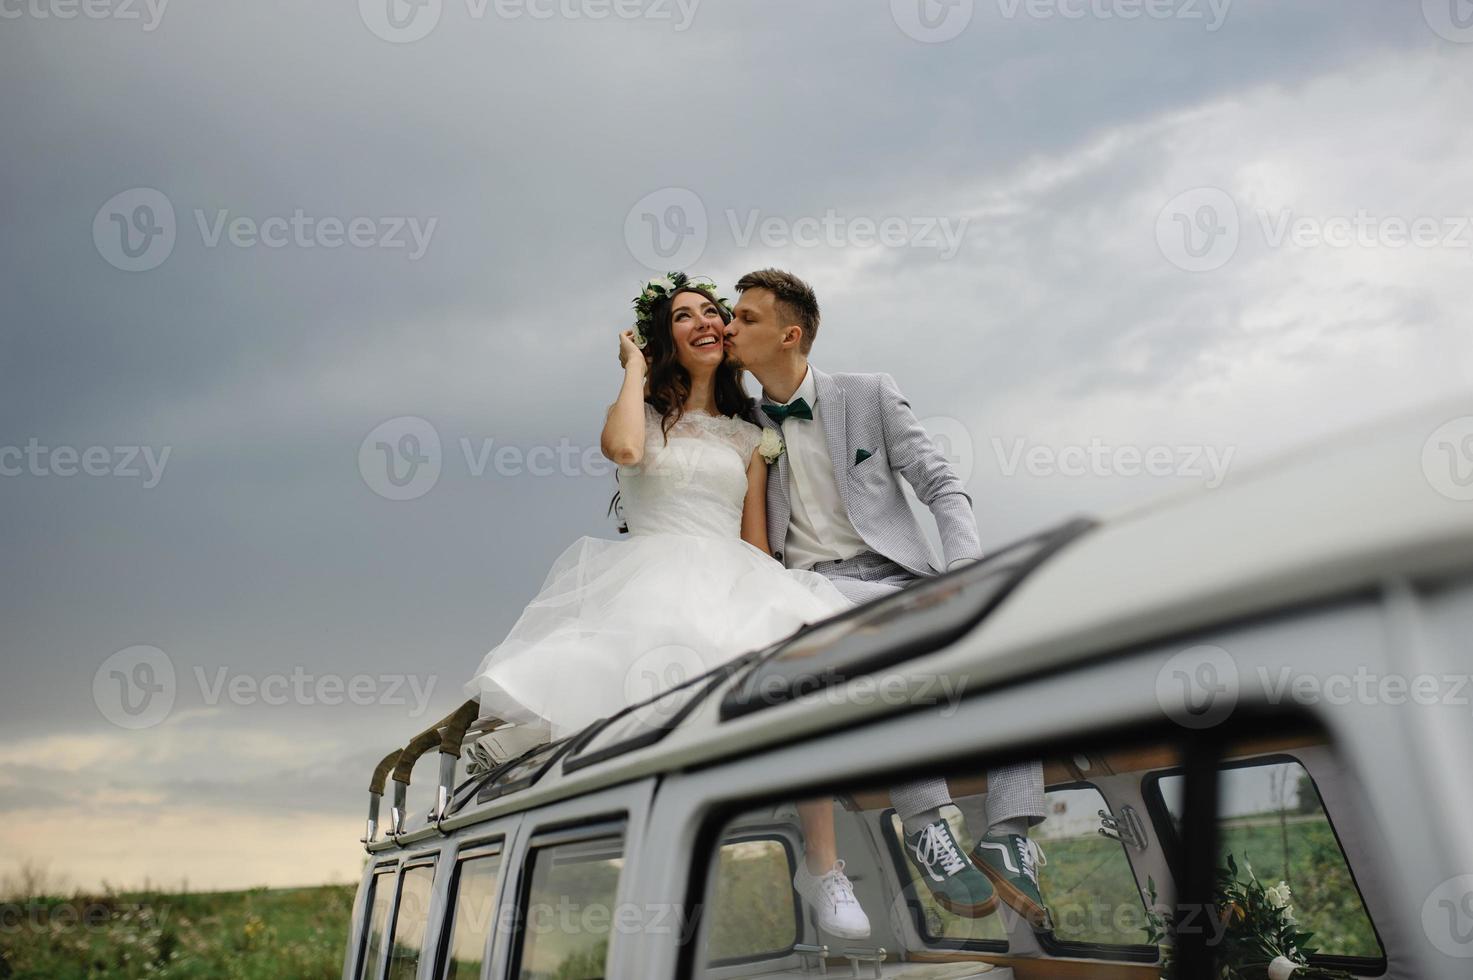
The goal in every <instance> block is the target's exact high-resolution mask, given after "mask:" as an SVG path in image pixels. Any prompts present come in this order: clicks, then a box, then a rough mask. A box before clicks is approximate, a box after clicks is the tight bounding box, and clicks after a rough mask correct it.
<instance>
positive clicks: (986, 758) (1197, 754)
mask: <svg viewBox="0 0 1473 980" xmlns="http://www.w3.org/2000/svg"><path fill="white" fill-rule="evenodd" d="M887 720H888V719H887ZM884 725H885V722H884V721H882V722H880V723H879V725H877V726H876V727H884ZM1225 727H1228V728H1231V727H1232V726H1225ZM1185 736H1186V742H1185V744H1182V745H1181V746H1180V748H1181V751H1182V753H1183V760H1184V763H1185V765H1183V766H1180V767H1177V768H1178V771H1186V770H1188V769H1190V770H1191V771H1192V772H1193V773H1198V774H1199V775H1198V778H1200V777H1201V776H1204V775H1205V774H1206V772H1207V771H1208V770H1209V766H1208V762H1209V761H1210V762H1211V764H1212V766H1211V767H1210V768H1211V771H1214V772H1215V771H1216V767H1219V766H1221V764H1222V763H1223V761H1224V758H1223V754H1222V752H1221V739H1222V736H1223V733H1222V732H1220V731H1191V732H1187V733H1185ZM1182 737H1183V732H1182V731H1181V730H1180V729H1179V728H1178V727H1177V726H1174V725H1170V724H1168V723H1163V722H1162V721H1161V720H1159V719H1156V718H1152V717H1141V718H1136V719H1131V720H1128V721H1124V722H1120V723H1117V724H1112V725H1107V726H1104V727H1101V728H1094V729H1085V730H1082V731H1078V732H1071V733H1069V734H1066V735H1060V736H1057V737H1052V738H1047V739H1041V740H1039V741H1038V742H1037V743H1035V744H1032V745H1029V746H1028V747H1027V748H1026V749H1024V750H1022V751H1021V754H1020V750H1019V749H1018V748H1017V747H1012V748H1009V749H1006V750H1003V751H997V752H992V751H986V750H983V751H978V752H968V753H962V754H959V755H957V756H955V757H951V756H948V757H947V759H946V760H945V762H944V763H942V764H931V765H927V766H925V767H923V768H921V769H913V768H912V769H899V770H897V769H895V768H894V767H880V768H878V769H875V770H872V771H868V772H865V773H864V774H863V775H862V776H860V777H857V778H855V779H853V780H851V781H850V782H847V783H833V782H829V781H822V782H818V783H815V784H813V785H811V786H809V787H806V788H805V793H807V794H808V795H814V794H821V793H827V792H832V793H834V794H842V793H845V792H852V791H854V790H855V789H877V788H887V787H889V786H891V785H894V784H895V783H896V782H897V781H900V780H901V779H905V778H910V779H915V778H917V777H920V776H943V777H944V776H946V775H947V774H948V773H950V772H951V771H952V770H953V769H956V768H963V767H964V768H970V769H974V770H985V769H988V768H993V767H996V766H1000V765H1006V764H1009V763H1017V762H1020V761H1024V760H1026V759H1030V758H1039V757H1046V756H1048V755H1050V754H1057V753H1060V752H1063V751H1067V750H1071V749H1072V748H1073V747H1074V746H1075V745H1076V744H1077V743H1078V742H1079V741H1080V740H1084V739H1093V740H1095V741H1105V742H1109V743H1111V744H1119V745H1129V744H1134V743H1139V742H1152V743H1160V742H1163V741H1167V740H1170V739H1175V740H1177V741H1178V742H1180V740H1181V739H1182ZM767 751H768V750H764V751H761V752H756V753H752V755H751V756H743V757H741V759H742V760H747V759H749V758H757V757H760V756H762V755H764V754H767ZM1189 780H1190V777H1189ZM1192 789H1193V787H1192V785H1191V783H1190V781H1189V784H1188V790H1189V792H1188V796H1187V799H1186V805H1187V814H1186V816H1187V818H1188V820H1189V821H1196V822H1197V823H1200V825H1201V826H1200V830H1201V831H1202V832H1203V833H1204V834H1206V835H1207V836H1208V837H1209V838H1211V835H1212V834H1213V833H1214V832H1215V829H1216V824H1215V820H1203V819H1202V816H1201V812H1200V804H1201V802H1202V801H1201V800H1200V799H1198V798H1197V797H1195V796H1194V795H1193V793H1192V792H1191V790H1192ZM791 799H792V794H791V792H790V791H789V792H785V791H781V790H774V789H772V788H769V787H761V788H757V789H754V790H751V791H748V792H742V793H738V794H734V795H724V794H723V795H721V796H719V797H717V798H715V799H711V800H709V801H708V802H706V803H704V804H703V805H702V806H700V807H699V808H698V809H697V810H696V811H695V812H694V813H693V814H691V816H690V819H691V820H692V821H693V822H694V823H695V826H696V829H695V835H694V838H693V843H692V847H691V852H692V854H693V855H700V854H709V853H711V852H712V851H713V850H714V849H715V848H716V847H718V846H720V843H721V832H722V830H723V829H724V828H725V827H726V826H727V825H728V824H729V823H730V822H731V821H732V820H734V819H735V818H737V817H739V816H740V815H741V814H743V813H746V812H748V811H750V810H752V809H755V808H759V807H762V806H767V805H772V804H776V803H781V802H788V801H791ZM886 810H887V811H890V812H893V808H892V807H887V808H886ZM1197 823H1193V824H1190V826H1197ZM881 833H882V834H883V835H884V839H885V840H886V841H887V843H889V846H891V848H892V854H894V853H895V851H894V848H895V845H894V843H893V840H894V833H893V821H889V822H887V826H885V827H883V828H882V830H881ZM898 856H899V858H901V859H902V860H903V859H904V858H905V855H904V851H903V850H901V851H900V852H899V854H898ZM1205 865H1206V862H1201V866H1199V867H1197V868H1196V871H1197V873H1198V876H1199V877H1202V876H1206V875H1207V869H1206V866H1205ZM710 867H711V862H710V861H709V860H691V861H690V862H689V864H688V866H687V867H686V869H685V875H684V877H685V881H684V886H683V893H684V894H683V903H684V909H685V914H686V915H687V916H688V917H689V916H691V915H694V914H696V912H697V911H698V910H699V909H700V908H702V907H703V904H702V903H704V902H705V900H706V897H707V894H708V891H709V889H710V886H711V875H710ZM1178 887H1186V888H1187V892H1186V893H1185V896H1186V898H1188V899H1190V897H1191V894H1192V891H1191V887H1190V886H1185V885H1183V884H1182V882H1180V881H1178ZM1198 893H1200V886H1198ZM907 905H908V906H909V903H908V902H907ZM912 914H914V912H913V911H912ZM917 934H918V935H919V936H920V937H921V938H922V940H923V941H927V942H929V940H928V939H927V936H928V934H927V933H926V932H924V931H922V930H919V929H918V930H917ZM704 935H705V933H704V931H699V932H697V933H694V934H692V936H691V938H690V941H686V942H682V943H681V944H680V946H679V947H678V948H677V950H676V953H675V965H676V976H678V977H694V976H699V975H700V971H701V970H702V969H704V968H705V967H706V964H705V963H704V962H700V961H699V960H698V956H699V946H700V943H699V942H698V941H697V940H698V939H702V938H704ZM950 942H951V944H952V945H950V946H946V945H938V946H937V947H936V948H937V949H947V948H953V949H960V950H962V951H966V952H974V951H981V950H980V949H978V948H975V947H977V946H980V943H978V942H977V941H973V943H974V946H972V947H969V946H966V945H964V942H965V941H962V940H951V941H950ZM993 945H994V946H996V945H1004V948H1002V949H989V950H986V952H987V953H989V954H991V955H1002V956H1007V955H1010V954H1011V948H1010V946H1007V945H1006V944H997V943H993ZM1192 945H1193V943H1192V942H1191V937H1189V938H1188V942H1185V943H1182V944H1179V945H1178V951H1179V955H1180V957H1181V959H1182V960H1184V961H1188V963H1189V965H1191V963H1190V960H1191V958H1192V957H1196V958H1200V957H1203V956H1206V955H1207V952H1206V950H1205V946H1204V945H1203V943H1202V942H1200V941H1198V942H1196V943H1195V946H1196V947H1197V948H1191V949H1189V948H1188V947H1189V946H1192ZM1149 949H1150V950H1151V957H1150V960H1149V961H1148V962H1152V963H1154V962H1158V961H1159V957H1160V950H1159V948H1158V947H1155V946H1151V947H1149Z"/></svg>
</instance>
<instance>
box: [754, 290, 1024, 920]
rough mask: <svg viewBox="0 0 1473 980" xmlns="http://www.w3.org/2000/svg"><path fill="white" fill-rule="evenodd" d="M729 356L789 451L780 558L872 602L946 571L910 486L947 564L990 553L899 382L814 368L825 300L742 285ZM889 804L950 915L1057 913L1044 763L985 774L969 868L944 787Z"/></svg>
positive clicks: (778, 521)
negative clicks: (982, 809)
mask: <svg viewBox="0 0 1473 980" xmlns="http://www.w3.org/2000/svg"><path fill="white" fill-rule="evenodd" d="M736 288H737V291H738V293H740V296H739V299H738V302H737V304H736V306H735V307H734V309H733V316H732V321H731V323H730V324H729V325H728V326H727V328H726V351H727V356H728V357H731V358H732V359H734V360H735V361H737V362H738V363H739V364H740V365H741V366H742V367H743V368H745V369H746V370H748V371H750V372H752V374H753V375H754V376H755V377H756V378H757V380H758V381H759V382H761V384H762V399H761V403H760V407H761V409H762V414H761V418H760V421H761V422H762V423H763V425H765V426H766V427H768V428H773V429H777V430H778V431H779V432H780V433H781V435H782V440H783V445H784V451H783V453H782V455H780V456H778V458H777V462H776V463H775V464H773V466H772V468H771V472H770V474H769V476H768V480H767V538H768V543H769V545H770V546H771V548H772V554H773V557H774V558H776V559H777V560H778V561H781V562H782V563H783V564H785V565H786V566H787V567H789V568H806V569H811V570H813V571H815V572H818V573H819V574H821V575H823V576H825V577H826V578H828V579H829V580H830V581H832V582H833V583H834V585H835V587H837V588H838V590H839V591H840V592H841V593H843V594H844V596H845V597H846V598H848V599H849V600H850V601H852V602H855V603H860V602H866V601H868V600H870V599H875V598H878V597H879V596H882V595H886V594H888V593H891V592H894V591H896V590H898V589H901V588H904V587H905V586H906V585H909V584H910V583H912V582H915V581H917V580H919V579H921V578H925V577H927V576H930V575H936V574H939V572H940V571H941V570H942V569H940V568H937V567H936V565H935V563H934V556H933V553H932V551H931V548H930V545H929V544H928V543H927V542H926V540H925V537H924V536H923V534H922V532H921V528H920V525H919V524H917V523H916V520H915V517H914V515H913V514H912V512H911V510H910V506H909V505H908V504H907V503H906V500H905V495H904V492H903V491H902V489H901V486H900V478H902V477H903V478H904V479H905V480H906V482H908V483H909V484H910V485H911V487H912V488H913V489H914V490H915V493H916V496H917V497H918V498H919V499H920V501H921V503H923V504H924V505H925V506H926V507H928V508H929V509H930V511H931V515H932V517H934V518H935V520H936V526H937V529H938V530H939V531H940V534H941V546H942V550H943V551H944V553H945V568H946V569H948V570H949V569H952V568H958V567H960V566H961V565H964V564H969V563H971V562H974V561H976V560H977V559H979V558H980V557H981V556H982V547H981V544H980V542H979V539H978V535H977V521H976V518H975V517H974V516H973V514H972V499H971V497H969V496H968V495H967V492H966V490H965V488H964V487H963V486H962V482H961V480H960V479H958V478H957V476H956V473H955V472H954V471H953V470H952V468H951V464H950V463H949V462H948V461H947V459H946V457H945V456H943V455H942V454H941V452H940V450H938V449H937V448H936V445H935V443H933V442H932V441H931V439H930V437H929V436H928V435H927V434H926V431H925V429H923V428H922V427H921V425H920V423H919V422H918V421H917V420H916V417H915V413H914V412H912V411H911V408H910V403H909V402H907V401H906V400H905V396H904V395H902V394H901V393H900V391H899V389H897V388H896V386H895V381H894V379H893V378H891V377H890V375H888V374H832V375H831V374H824V373H823V372H822V371H819V370H817V369H816V368H813V367H811V366H810V365H809V363H808V353H809V351H810V350H811V349H812V347H813V341H814V338H815V337H816V336H817V334H818V320H819V310H818V299H817V297H816V296H814V293H813V290H812V289H811V288H810V287H809V286H808V284H807V283H805V282H804V281H803V280H801V279H799V278H798V277H797V276H795V275H793V274H792V273H789V272H783V271H780V270H777V269H763V270H761V271H759V272H752V273H749V274H747V275H745V276H743V277H742V278H741V280H740V281H738V282H737V285H736ZM890 800H891V803H892V804H893V805H894V806H895V812H896V813H897V814H898V815H899V817H900V819H901V822H902V823H903V825H904V828H905V850H906V853H907V854H908V855H909V856H910V859H911V860H912V861H913V862H914V863H915V865H916V867H917V869H918V870H919V871H920V872H921V875H920V877H921V880H922V881H924V882H925V883H926V884H927V885H928V886H929V887H930V889H931V891H932V893H933V894H934V895H935V897H936V900H937V902H938V903H939V904H940V905H942V906H943V907H945V908H947V909H950V910H952V911H954V912H957V913H959V914H962V915H968V916H972V917H974V918H975V917H980V916H985V915H988V914H990V913H991V912H993V911H995V910H996V908H997V899H998V898H999V897H1001V898H1002V900H1003V901H1004V902H1006V903H1007V904H1008V905H1009V906H1010V907H1012V908H1013V909H1014V910H1016V911H1017V912H1018V913H1019V914H1020V915H1022V916H1023V917H1024V918H1025V919H1027V920H1028V921H1029V922H1030V923H1032V924H1033V925H1034V926H1036V927H1040V928H1041V927H1043V926H1044V924H1045V922H1046V921H1047V911H1046V910H1045V908H1044V905H1043V898H1042V895H1041V893H1040V891H1039V887H1038V870H1037V860H1038V851H1037V847H1036V845H1034V844H1033V842H1032V841H1030V840H1029V839H1028V828H1029V827H1030V826H1032V825H1033V824H1036V823H1039V822H1040V821H1042V820H1043V818H1044V798H1043V767H1042V765H1041V764H1040V763H1037V762H1033V763H1028V764H1024V765H1017V766H1008V767H1005V768H1001V769H994V770H991V771H990V772H989V773H988V774H987V822H988V826H987V832H986V833H985V834H984V835H982V836H981V837H980V838H978V841H977V846H976V847H975V848H974V849H973V850H972V852H971V855H970V858H971V859H970V861H964V860H962V859H961V856H960V851H961V845H960V844H959V843H958V841H957V840H956V838H955V837H954V836H953V835H952V831H951V827H950V825H949V824H948V823H947V821H946V819H945V817H944V816H943V815H942V814H941V807H943V806H945V805H947V804H949V803H950V802H951V794H950V792H949V791H948V789H947V787H946V781H945V780H944V779H939V778H938V779H929V780H924V781H920V782H915V783H910V784H907V785H904V786H897V787H895V788H894V789H893V790H891V793H890Z"/></svg>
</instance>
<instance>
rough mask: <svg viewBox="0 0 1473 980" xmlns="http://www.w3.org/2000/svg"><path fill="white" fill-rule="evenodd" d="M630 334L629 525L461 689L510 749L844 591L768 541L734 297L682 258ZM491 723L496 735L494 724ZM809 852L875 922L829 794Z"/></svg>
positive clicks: (570, 568) (807, 812)
mask: <svg viewBox="0 0 1473 980" xmlns="http://www.w3.org/2000/svg"><path fill="white" fill-rule="evenodd" d="M634 308H635V312H636V325H635V329H634V330H628V331H625V332H624V333H623V334H621V335H620V338H619V361H620V363H621V364H622V365H623V368H624V382H623V386H622V387H621V388H620V389H619V396H618V399H617V400H616V401H615V402H614V404H613V405H612V406H610V408H609V411H608V416H607V418H606V420H605V422H604V429H603V437H602V441H601V446H602V449H603V453H604V455H605V456H607V457H608V458H609V459H610V460H612V461H613V462H615V463H617V464H619V471H618V472H619V486H620V493H621V496H622V499H623V509H624V516H625V519H626V521H627V523H628V526H629V538H628V539H627V540H624V541H609V540H605V539H602V538H581V539H579V540H578V541H575V542H574V543H573V544H572V545H571V546H570V547H569V548H568V549H567V550H566V551H564V552H563V553H562V555H560V556H559V557H558V559H557V560H556V561H555V562H554V563H553V566H552V570H551V571H550V572H548V574H547V579H546V580H545V581H544V583H543V585H542V589H541V591H540V592H538V594H537V596H536V598H534V599H533V600H532V602H531V603H530V604H529V605H528V606H527V607H526V609H525V610H524V611H523V612H522V615H521V618H519V619H518V620H517V622H516V624H515V625H514V626H513V627H512V629H511V632H510V633H509V634H508V635H507V637H506V639H504V640H503V641H502V642H501V643H500V644H499V645H498V646H497V647H496V648H495V649H493V650H492V651H491V652H490V653H488V654H487V655H486V657H485V659H484V660H483V661H482V663H481V666H480V669H479V670H478V671H477V672H476V675H475V677H474V678H473V679H472V680H471V681H470V683H468V684H467V685H466V690H467V693H468V694H470V695H473V696H476V697H478V698H479V699H480V705H481V707H480V714H481V716H482V717H483V718H490V717H495V718H501V719H503V720H505V721H511V722H515V723H516V726H517V727H516V728H514V729H510V730H508V731H507V734H508V735H510V734H511V733H513V732H520V733H521V735H520V736H519V738H520V741H518V739H517V738H513V739H511V740H510V741H504V742H503V743H502V744H501V746H500V748H501V750H502V752H503V753H507V752H509V751H510V750H511V749H512V748H513V743H516V747H517V748H521V747H526V748H530V747H531V746H532V745H534V744H536V743H537V742H538V741H541V740H545V739H546V738H548V737H553V738H558V737H561V736H563V735H566V734H570V733H572V732H576V731H579V730H581V729H582V728H584V727H585V726H587V725H588V724H589V723H591V722H593V721H595V720H597V719H599V718H604V717H608V716H609V715H611V714H613V713H614V712H616V711H618V710H620V709H621V708H623V707H625V706H626V705H627V704H629V703H630V702H631V700H633V699H634V698H635V697H636V696H648V695H649V694H651V693H655V692H651V691H648V690H644V691H640V690H638V686H637V685H635V686H634V689H633V690H631V684H630V679H631V677H632V676H633V675H635V674H636V673H637V674H638V675H640V676H642V677H649V676H654V677H661V678H669V679H670V680H672V681H675V682H678V681H679V680H682V679H685V678H687V677H690V676H694V673H693V669H699V671H701V672H703V671H704V670H708V669H711V668H714V667H717V666H720V665H721V664H723V663H725V662H727V661H729V660H731V659H733V658H734V657H737V656H739V655H741V654H743V653H746V652H748V651H750V650H755V649H759V648H761V647H764V646H767V645H768V644H771V643H774V642H776V641H777V640H780V639H781V638H783V637H784V636H787V635H788V634H790V633H792V632H793V631H795V630H796V629H798V628H799V627H800V626H802V625H803V624H804V623H809V622H814V621H816V620H819V619H823V618H825V617H827V616H829V615H832V614H833V613H836V612H838V611H840V610H842V609H846V608H848V606H849V603H848V601H847V600H845V598H844V597H843V596H842V595H841V594H840V593H839V591H838V590H837V589H836V588H835V587H834V586H833V585H832V584H830V582H829V581H828V580H827V579H826V578H824V577H823V576H821V575H818V574H815V573H813V572H808V571H800V570H789V569H786V568H784V567H783V565H782V564H781V563H780V562H778V561H777V560H776V559H774V558H773V557H772V556H771V555H770V554H769V553H768V545H767V516H766V506H767V504H766V501H767V490H766V488H767V466H768V459H769V458H773V459H775V458H776V455H777V453H779V452H780V451H781V448H782V447H781V444H780V440H778V444H776V445H773V444H769V443H771V442H772V440H773V437H774V436H775V435H776V433H772V434H770V435H769V436H768V437H767V440H768V441H767V442H764V438H763V430H762V428H761V427H760V426H758V425H757V424H756V422H755V421H754V414H753V406H752V400H751V399H750V398H749V397H748V396H747V394H746V392H745V390H744V389H743V387H742V374H741V371H740V369H738V368H737V367H736V366H735V365H734V364H733V363H732V362H730V361H728V360H727V359H726V352H725V346H724V345H725V333H726V325H727V323H729V322H730V320H731V311H730V310H729V309H728V308H727V306H726V304H725V303H724V302H723V301H722V300H720V299H718V298H717V296H716V294H715V292H714V287H709V286H706V285H702V284H699V283H696V282H694V281H692V280H690V279H688V278H687V277H686V276H685V275H684V274H681V273H672V274H671V275H670V276H669V277H668V278H664V279H656V280H653V281H651V282H650V283H649V284H647V285H646V287H645V288H644V290H643V291H642V292H641V293H640V295H639V296H638V297H637V298H636V299H635V301H634ZM492 738H496V736H492ZM800 811H801V812H802V820H803V826H804V837H805V851H806V855H805V856H806V861H804V862H800V867H799V870H798V875H797V877H796V878H795V881H794V884H795V885H796V886H797V887H798V889H799V891H800V893H803V894H804V895H805V896H807V897H809V899H810V901H811V902H812V903H813V905H814V906H815V908H816V910H817V911H818V914H819V922H820V924H821V925H823V926H824V928H825V929H827V930H828V931H830V932H833V933H834V934H836V935H840V936H843V937H846V938H862V937H864V936H867V935H869V922H868V919H867V918H866V917H865V915H864V913H863V911H862V910H861V909H860V908H859V904H858V902H857V901H855V899H854V892H853V890H852V887H851V886H850V884H849V880H848V878H847V877H845V876H844V873H843V867H844V865H843V862H842V861H839V860H838V859H837V853H836V850H835V845H834V824H833V810H832V801H831V800H820V801H813V802H809V803H804V804H801V805H800Z"/></svg>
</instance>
